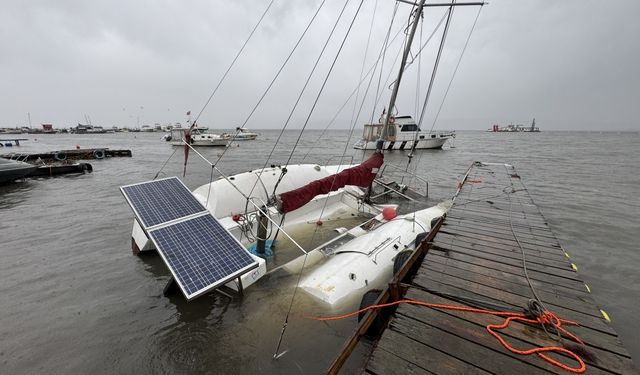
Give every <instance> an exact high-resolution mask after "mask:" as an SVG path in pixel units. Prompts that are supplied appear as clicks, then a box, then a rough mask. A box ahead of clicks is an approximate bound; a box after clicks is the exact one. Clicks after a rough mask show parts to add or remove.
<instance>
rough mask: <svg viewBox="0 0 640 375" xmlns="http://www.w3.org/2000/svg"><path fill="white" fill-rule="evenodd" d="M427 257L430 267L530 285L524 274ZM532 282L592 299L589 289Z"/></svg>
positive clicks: (538, 286) (554, 291)
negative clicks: (442, 267)
mask: <svg viewBox="0 0 640 375" xmlns="http://www.w3.org/2000/svg"><path fill="white" fill-rule="evenodd" d="M427 257H428V258H427V259H425V260H424V262H423V264H425V265H427V264H428V266H429V267H438V266H447V267H450V268H455V269H457V270H460V272H473V273H476V274H478V275H481V276H485V277H492V278H496V279H500V280H503V281H506V282H510V283H514V284H517V285H522V286H528V283H527V279H526V278H525V277H524V275H514V274H511V273H508V272H504V271H501V270H495V269H491V268H488V267H482V266H478V265H475V264H471V263H463V262H457V261H453V262H452V261H449V260H448V259H447V258H444V257H440V256H435V255H433V253H431V254H428V255H427ZM530 281H531V284H532V285H533V287H534V288H536V289H537V290H541V291H544V292H546V293H550V294H553V295H556V296H562V297H567V298H572V299H577V300H579V301H592V298H591V295H590V294H589V292H587V289H586V288H584V289H583V290H575V289H571V288H567V287H565V286H563V285H558V284H555V283H552V282H548V281H546V280H543V281H540V280H535V279H530Z"/></svg>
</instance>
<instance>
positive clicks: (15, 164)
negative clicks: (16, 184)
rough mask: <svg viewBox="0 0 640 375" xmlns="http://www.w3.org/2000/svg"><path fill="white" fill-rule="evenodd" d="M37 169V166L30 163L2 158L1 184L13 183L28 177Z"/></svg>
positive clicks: (0, 165) (0, 160)
mask: <svg viewBox="0 0 640 375" xmlns="http://www.w3.org/2000/svg"><path fill="white" fill-rule="evenodd" d="M37 169H38V168H37V167H36V166H35V165H31V164H29V163H25V162H22V161H16V160H6V159H2V158H0V184H4V183H9V182H13V181H15V180H17V179H20V178H23V177H26V176H28V175H30V174H32V173H33V172H35V171H36V170H37Z"/></svg>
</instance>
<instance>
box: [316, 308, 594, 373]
mask: <svg viewBox="0 0 640 375" xmlns="http://www.w3.org/2000/svg"><path fill="white" fill-rule="evenodd" d="M401 303H408V304H412V305H418V306H425V307H431V308H435V309H445V310H456V311H464V312H472V313H479V314H489V315H495V316H500V317H503V318H506V319H505V321H504V322H503V323H502V324H489V325H488V326H486V328H487V331H489V333H490V334H491V335H492V336H493V337H495V338H496V339H498V341H499V342H500V343H501V344H502V345H503V346H504V347H505V348H506V349H507V350H509V351H510V352H512V353H515V354H520V355H530V354H537V355H538V356H539V357H540V358H542V359H544V360H545V361H547V362H549V363H551V364H552V365H555V366H558V367H560V368H562V369H564V370H566V371H569V372H572V373H576V374H581V373H583V372H585V371H586V370H587V366H586V365H585V363H584V361H583V360H582V358H580V356H578V355H577V354H576V353H574V352H572V351H571V350H568V349H565V348H563V347H559V346H545V347H539V348H532V349H528V350H519V349H515V348H513V347H511V345H509V344H508V343H507V342H506V341H505V339H503V338H502V337H501V336H500V335H499V334H498V333H497V332H496V331H498V330H501V329H504V328H507V326H508V325H509V323H510V322H512V321H514V320H515V321H518V322H521V323H530V324H538V323H539V324H547V325H553V326H554V327H555V328H556V329H557V330H558V331H560V332H562V333H564V334H565V335H567V336H568V337H569V338H571V339H572V340H574V341H575V342H578V343H580V344H584V343H583V342H582V340H580V338H578V337H577V336H575V335H573V334H572V333H571V332H569V331H567V330H566V329H564V328H563V327H562V324H563V323H564V324H570V325H578V323H576V322H573V321H570V320H565V319H560V318H558V317H557V316H556V315H554V314H553V313H552V312H550V311H543V312H542V314H541V316H539V317H536V319H530V318H528V317H527V316H526V315H525V314H522V313H514V312H507V311H491V310H484V309H476V308H472V307H462V306H452V305H443V304H439V303H428V302H422V301H417V300H413V299H403V300H400V301H395V302H389V303H382V304H379V305H372V306H368V307H365V308H363V309H360V310H358V311H354V312H351V313H349V314H345V315H340V316H332V317H308V318H309V319H313V320H319V321H332V320H340V319H345V318H350V317H352V316H355V315H358V314H360V313H362V312H365V311H368V310H371V309H378V308H383V307H388V306H395V305H399V304H401ZM546 352H558V353H563V354H566V355H568V356H570V357H572V358H573V359H575V360H576V361H577V362H578V364H579V367H571V366H568V365H565V364H564V363H561V362H558V361H556V360H554V359H553V358H551V357H549V356H547V355H546V354H545V353H546Z"/></svg>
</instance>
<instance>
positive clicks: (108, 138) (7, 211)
mask: <svg viewBox="0 0 640 375" xmlns="http://www.w3.org/2000/svg"><path fill="white" fill-rule="evenodd" d="M348 134H349V133H348V131H337V132H333V133H332V134H331V135H330V136H324V135H322V134H321V132H320V131H310V132H307V133H306V134H305V135H304V137H303V138H302V141H301V143H300V144H298V146H297V147H296V148H295V150H294V145H295V143H296V138H297V135H298V133H297V132H295V131H292V132H291V133H285V135H284V137H283V139H282V140H281V142H280V144H279V145H278V146H277V147H275V148H274V143H275V140H276V138H277V137H278V135H279V132H278V131H261V132H260V136H259V137H258V139H257V140H255V141H250V142H240V143H234V144H233V145H232V146H231V147H229V148H228V149H226V151H225V149H224V148H206V149H203V148H201V149H198V150H199V152H201V153H202V154H203V156H205V157H206V158H207V159H208V160H210V161H216V160H217V159H219V158H221V157H222V158H221V161H220V162H219V163H218V164H217V166H218V168H219V169H220V171H222V172H223V173H226V174H232V173H238V172H245V171H248V170H250V169H253V168H258V167H262V166H264V165H265V161H266V160H267V158H269V160H268V161H266V165H271V164H274V165H278V164H284V163H286V162H287V160H288V159H289V158H290V157H291V160H292V162H307V163H333V164H336V163H339V162H340V159H341V157H342V156H343V155H345V156H346V157H347V160H346V162H359V161H361V160H363V158H365V157H366V156H367V155H368V153H364V152H362V151H356V150H353V149H352V148H351V145H352V144H353V143H354V142H355V141H356V140H355V139H354V140H349V141H347V137H348ZM161 136H162V134H159V133H116V134H102V135H73V134H59V135H29V136H27V138H29V139H30V140H29V141H25V142H23V143H22V146H21V147H19V148H17V147H13V148H11V149H8V148H7V149H2V150H0V153H2V152H8V151H13V152H38V151H54V150H62V149H73V148H75V147H76V146H78V147H83V148H94V147H109V148H111V149H130V150H131V151H132V152H133V157H131V158H126V157H125V158H107V159H103V160H91V161H89V162H90V163H91V164H92V165H93V173H90V174H84V175H67V176H59V177H55V178H39V179H31V180H27V181H25V182H21V183H16V184H12V185H7V186H0V217H1V218H2V220H1V221H0V259H2V261H1V262H0V366H1V368H2V371H1V372H2V373H6V374H16V373H29V374H35V373H67V374H71V373H94V374H97V373H109V374H113V373H170V374H176V373H191V374H200V373H203V374H205V373H211V374H223V373H224V374H229V373H237V374H246V373H267V374H269V373H272V374H279V373H287V374H288V373H305V374H306V373H321V372H324V371H325V370H326V368H327V367H328V366H329V364H330V363H331V362H332V361H333V359H334V358H335V356H336V355H337V354H338V353H339V351H340V348H341V347H342V345H343V343H344V341H345V340H346V339H347V338H348V337H349V335H350V334H351V333H352V331H353V329H354V327H355V325H356V320H355V318H353V319H346V320H341V321H336V322H332V323H320V322H317V321H314V320H311V319H308V317H309V316H313V315H322V316H327V315H336V314H342V313H345V312H348V311H351V310H354V309H356V308H357V306H356V304H357V303H355V302H354V303H353V306H344V307H342V308H340V309H337V310H331V309H329V308H327V307H326V306H324V305H322V304H320V303H317V302H315V301H314V300H312V299H311V298H309V297H308V296H306V295H305V293H304V292H301V291H297V292H296V288H295V285H296V283H297V275H296V274H291V273H289V272H274V273H271V274H269V275H268V276H267V277H265V278H264V279H262V280H260V282H259V283H257V284H255V285H254V286H252V287H251V288H249V289H247V290H246V292H245V296H244V298H242V299H235V300H230V299H228V298H226V297H224V296H221V295H218V294H211V295H207V296H204V297H202V298H199V299H196V300H194V301H192V302H186V301H185V299H184V298H183V297H182V296H181V295H174V296H171V297H168V298H167V297H164V296H163V295H162V289H163V287H164V285H165V283H166V282H167V280H168V278H169V271H168V270H167V268H166V266H165V265H164V263H163V262H162V260H161V259H160V257H159V256H158V255H157V254H155V253H153V252H151V253H148V254H144V255H142V256H135V255H133V254H132V253H131V237H130V236H131V226H132V222H133V213H132V211H131V209H130V208H129V206H128V205H127V204H126V202H125V200H124V198H123V197H122V195H121V193H120V191H119V189H118V187H119V186H122V185H126V184H132V183H136V182H142V181H146V180H150V179H152V178H154V176H155V175H156V174H159V176H160V177H164V176H174V175H179V176H181V178H182V173H183V168H184V159H185V157H184V151H183V149H182V148H174V147H172V146H170V145H168V144H167V143H166V142H163V141H161ZM639 145H640V135H638V133H614V132H604V133H594V132H541V133H532V134H529V133H516V134H511V133H485V132H458V137H457V138H456V140H455V142H454V146H455V147H453V148H452V147H449V146H447V147H445V149H443V150H427V151H420V152H416V155H415V156H414V157H413V158H412V159H411V162H410V164H408V166H407V163H408V161H409V159H408V158H407V152H405V151H392V152H389V153H387V154H386V155H385V158H386V162H387V163H393V164H395V165H399V166H402V167H407V168H408V169H410V170H414V169H415V170H416V171H417V172H418V173H419V174H420V175H422V176H425V177H426V178H427V179H428V181H429V197H430V200H431V201H433V202H434V203H435V202H438V201H442V200H446V199H449V198H451V196H452V195H453V193H454V191H455V187H456V181H457V180H458V179H459V178H460V177H461V176H462V175H463V174H464V172H465V171H466V169H467V168H468V167H469V165H470V164H471V163H472V162H473V161H476V160H478V161H488V162H503V163H509V164H513V165H515V167H516V169H517V171H518V172H519V173H520V176H521V177H522V181H523V182H524V184H525V186H526V187H527V189H528V191H529V194H530V195H531V196H532V197H533V199H534V201H535V202H536V204H537V205H538V206H539V207H540V209H541V211H542V213H543V214H544V216H545V217H546V218H547V220H548V221H549V225H550V227H551V229H552V231H553V232H554V233H555V234H556V236H557V237H558V239H559V241H560V243H561V244H562V246H563V248H564V249H565V250H566V251H567V252H568V253H569V254H570V255H571V257H572V262H574V263H575V264H577V266H578V270H579V275H580V276H581V277H582V278H583V279H584V280H585V281H586V282H587V284H588V285H589V286H590V288H591V290H592V292H593V295H594V297H595V299H596V301H597V302H598V304H599V305H600V306H601V307H602V308H604V309H605V311H607V313H609V315H610V316H611V318H612V319H613V323H612V324H613V326H614V328H615V329H616V330H617V331H618V333H619V334H620V337H621V339H622V341H623V342H624V344H625V346H626V347H627V348H628V349H629V351H630V352H631V354H632V356H633V357H635V359H636V360H638V359H639V358H640V340H637V337H638V336H640V327H639V326H638V325H637V324H636V323H635V316H636V315H637V313H638V312H639V311H640V309H639V307H640V302H639V301H640V273H639V272H638V269H640V249H639V248H638V241H637V238H636V236H637V234H638V233H640V219H639V218H638V217H639V216H640V200H639V199H638V196H639V193H640V187H639V186H640V173H639V172H640V168H639V164H640V147H639ZM223 153H224V155H223ZM163 165H164V166H163ZM211 177H212V173H211V168H210V167H209V166H208V164H207V163H205V162H204V161H202V160H201V159H200V158H199V157H198V156H197V155H195V154H194V153H193V152H192V153H191V154H190V155H189V161H188V164H187V170H186V176H185V177H184V178H182V179H183V181H184V182H185V183H186V184H187V186H188V187H189V188H191V189H193V188H196V187H198V186H200V185H202V184H204V183H207V182H208V181H209V180H210V179H211ZM213 177H214V178H218V177H219V175H217V174H216V173H214V174H213ZM276 251H277V250H276ZM294 294H295V296H294ZM287 316H288V324H287V326H286V330H285V332H284V336H283V340H282V345H281V348H280V353H284V354H283V355H281V356H280V357H279V359H278V360H273V359H272V357H273V355H274V353H275V349H276V345H277V343H278V340H279V338H280V335H281V333H282V327H283V323H284V321H285V318H287ZM487 339H488V340H489V338H487ZM370 345H371V343H369V342H364V344H363V345H360V346H359V347H358V349H357V350H356V352H354V354H353V355H352V358H351V359H350V361H349V362H348V364H347V372H354V371H357V369H358V368H359V367H360V366H362V361H363V360H364V353H365V352H366V351H367V349H368V347H369V346H370Z"/></svg>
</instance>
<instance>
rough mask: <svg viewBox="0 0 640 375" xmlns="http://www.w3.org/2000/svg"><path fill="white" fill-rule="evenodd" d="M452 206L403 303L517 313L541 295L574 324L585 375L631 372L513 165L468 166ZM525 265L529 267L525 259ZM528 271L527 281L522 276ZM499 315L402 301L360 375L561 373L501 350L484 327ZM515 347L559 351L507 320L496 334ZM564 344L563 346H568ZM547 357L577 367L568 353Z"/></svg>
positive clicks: (534, 331)
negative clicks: (579, 343) (482, 308)
mask: <svg viewBox="0 0 640 375" xmlns="http://www.w3.org/2000/svg"><path fill="white" fill-rule="evenodd" d="M467 176H468V177H466V179H465V181H466V182H465V183H464V185H463V186H462V187H461V189H460V191H459V193H458V195H457V196H456V199H455V201H454V204H453V207H452V208H451V209H450V211H449V212H448V213H447V215H446V217H445V219H444V222H443V224H442V226H441V227H440V228H439V231H438V232H437V234H436V235H435V237H434V238H433V240H432V241H431V242H430V243H429V246H428V250H427V253H426V255H425V256H424V258H423V259H422V263H421V264H420V265H419V266H418V267H417V271H416V272H415V274H414V275H413V278H412V279H411V280H407V281H404V282H405V283H408V284H403V285H404V286H405V288H406V294H405V296H404V298H405V299H414V300H418V301H424V302H430V303H439V304H445V305H454V306H469V307H478V306H486V308H494V309H506V310H507V311H523V309H524V308H525V307H526V306H527V302H528V301H529V300H531V299H532V298H534V293H533V292H532V290H531V288H534V289H535V292H536V293H535V295H537V296H539V298H540V300H541V301H542V302H543V303H544V305H545V306H546V307H547V308H548V309H550V310H551V311H552V312H553V313H554V314H556V315H557V316H559V317H561V318H564V319H568V320H574V321H576V322H578V323H579V324H580V325H579V326H572V325H567V326H566V327H565V328H567V329H569V331H571V332H572V333H574V334H576V335H577V336H578V337H580V338H581V339H582V340H583V341H584V343H585V347H584V350H585V351H586V352H587V353H589V354H590V356H587V357H585V358H584V359H585V363H586V365H587V371H586V373H587V374H634V373H637V370H636V368H635V365H634V363H633V361H632V359H631V357H630V355H629V353H628V351H627V350H626V349H625V348H624V346H623V345H622V343H621V342H620V339H619V338H618V336H617V333H616V332H615V330H614V329H613V328H612V327H611V326H610V325H609V324H608V323H607V322H606V321H605V319H604V317H603V315H602V313H601V310H600V308H599V307H598V306H597V305H596V303H595V301H594V300H593V297H592V295H591V294H590V293H589V292H588V290H587V288H586V286H585V284H584V282H583V281H582V279H581V278H580V277H579V275H578V273H577V272H576V268H575V267H574V265H573V264H572V263H571V261H570V259H569V258H568V255H567V254H566V253H565V251H564V250H563V249H562V246H561V245H560V243H559V241H558V239H557V237H556V236H555V234H554V233H553V231H552V229H551V228H550V227H549V225H548V222H547V220H546V219H545V218H544V216H543V215H542V213H541V212H540V209H539V208H538V207H537V206H536V204H535V202H534V201H533V200H532V199H531V196H530V195H529V193H528V191H527V189H526V187H525V186H524V184H523V182H522V180H521V179H520V177H519V175H518V174H517V172H516V171H515V169H514V168H513V167H511V166H508V165H500V164H475V165H474V166H473V167H472V168H471V169H470V171H469V173H468V175H467ZM523 255H524V257H525V259H526V269H527V272H526V273H525V269H524V267H525V264H524V263H523V259H522V258H523ZM525 275H528V279H527V277H526V276H525ZM503 320H504V318H502V317H498V316H493V315H487V314H479V313H473V312H461V311H454V310H443V309H439V308H432V307H424V306H417V305H411V304H401V305H400V306H399V307H398V308H397V309H396V311H395V313H393V314H392V318H391V320H390V323H389V325H388V327H387V328H386V330H385V332H384V333H383V335H382V337H381V338H380V340H379V342H378V343H377V345H376V346H375V348H374V350H373V352H372V355H371V358H370V360H369V362H368V363H367V366H366V369H365V370H364V371H365V373H369V374H387V373H420V374H422V373H434V374H459V373H492V374H501V373H526V374H532V373H533V374H535V373H547V374H548V373H555V374H566V373H567V372H566V371H565V370H563V369H561V368H559V367H557V366H554V365H552V364H550V363H548V362H546V361H544V360H542V359H541V358H540V357H539V356H537V355H530V356H521V355H518V354H514V353H512V352H510V351H508V350H506V349H505V348H504V347H503V346H502V344H500V343H499V342H498V341H497V340H496V339H495V338H494V337H493V336H491V335H489V334H488V332H487V330H486V326H487V325H489V324H499V323H501V322H502V321H503ZM501 336H502V337H504V338H505V339H506V340H507V341H508V342H509V343H510V344H511V345H512V346H513V347H516V348H521V349H528V348H532V347H541V346H558V345H561V344H559V343H558V342H557V338H556V337H554V336H548V335H547V334H546V333H545V332H544V331H543V330H542V328H541V327H540V326H539V325H538V324H522V323H512V325H510V326H509V328H507V329H505V330H503V331H501ZM566 340H567V339H565V340H563V341H565V342H566ZM550 356H551V357H552V358H554V359H556V360H559V361H561V362H563V363H566V364H570V365H572V366H575V365H576V362H575V360H573V359H572V358H571V357H569V356H567V355H565V354H557V353H553V354H550Z"/></svg>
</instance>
